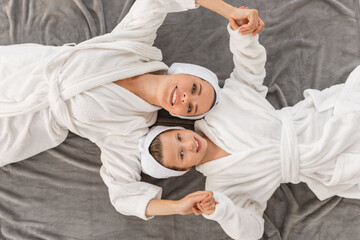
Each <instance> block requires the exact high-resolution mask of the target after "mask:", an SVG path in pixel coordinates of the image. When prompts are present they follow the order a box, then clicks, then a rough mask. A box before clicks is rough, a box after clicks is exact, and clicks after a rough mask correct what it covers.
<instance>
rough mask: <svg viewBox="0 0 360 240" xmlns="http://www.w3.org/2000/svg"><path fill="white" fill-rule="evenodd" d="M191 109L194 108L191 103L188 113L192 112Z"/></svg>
mask: <svg viewBox="0 0 360 240" xmlns="http://www.w3.org/2000/svg"><path fill="white" fill-rule="evenodd" d="M191 110H192V106H191V104H189V108H188V113H190V112H191Z"/></svg>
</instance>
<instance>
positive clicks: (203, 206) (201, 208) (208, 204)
mask: <svg viewBox="0 0 360 240" xmlns="http://www.w3.org/2000/svg"><path fill="white" fill-rule="evenodd" d="M216 204H218V202H217V201H216V200H215V198H214V197H213V193H212V192H211V191H210V192H209V196H208V197H207V198H205V199H204V200H202V201H200V202H198V203H197V204H196V207H194V213H195V215H200V214H202V213H203V214H206V215H210V214H212V213H213V212H214V211H215V208H216Z"/></svg>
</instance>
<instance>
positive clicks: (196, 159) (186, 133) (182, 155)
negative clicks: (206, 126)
mask: <svg viewBox="0 0 360 240" xmlns="http://www.w3.org/2000/svg"><path fill="white" fill-rule="evenodd" d="M160 141H161V144H162V153H163V165H164V166H165V167H167V168H170V169H177V170H188V169H190V168H191V167H192V166H195V165H198V164H200V163H201V160H203V158H204V156H205V153H206V151H207V141H206V140H205V139H204V138H202V137H201V136H200V135H199V134H197V133H196V132H194V131H191V130H185V129H180V130H171V131H167V132H164V133H161V134H160Z"/></svg>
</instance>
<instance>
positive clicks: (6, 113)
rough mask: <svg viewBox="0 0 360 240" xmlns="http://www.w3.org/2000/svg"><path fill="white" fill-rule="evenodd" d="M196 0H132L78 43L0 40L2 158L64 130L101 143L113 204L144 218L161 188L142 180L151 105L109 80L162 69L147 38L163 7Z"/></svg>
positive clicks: (26, 153) (36, 147)
mask: <svg viewBox="0 0 360 240" xmlns="http://www.w3.org/2000/svg"><path fill="white" fill-rule="evenodd" d="M195 7H197V6H196V5H195V1H194V0H137V1H136V2H135V3H134V5H133V7H132V8H131V10H130V12H129V13H128V14H127V15H126V17H125V18H124V19H123V20H122V21H121V23H119V25H118V26H117V27H116V28H115V29H114V30H113V31H112V32H111V33H109V34H105V35H103V36H99V37H95V38H92V39H90V40H88V41H85V42H82V43H80V44H78V45H74V44H69V45H65V46H60V47H54V46H43V45H38V44H21V45H12V46H0V166H4V165H6V164H9V163H13V162H17V161H20V160H23V159H26V158H28V157H30V156H33V155H35V154H37V153H40V152H42V151H45V150H47V149H50V148H53V147H55V146H57V145H59V144H60V143H61V142H63V141H64V140H65V138H66V136H67V133H68V130H70V131H72V132H74V133H76V134H78V135H80V136H82V137H85V138H88V139H90V140H91V141H92V142H94V143H96V144H97V146H99V148H100V149H101V161H102V163H103V165H102V167H101V170H100V174H101V176H102V178H103V180H104V182H105V184H106V185H107V186H108V188H109V195H110V200H111V203H112V204H113V205H114V207H115V208H116V210H117V211H119V212H120V213H122V214H125V215H134V216H138V217H140V218H143V219H147V217H146V216H145V209H146V206H147V204H148V202H149V201H150V200H151V199H153V198H160V197H161V188H159V187H157V186H154V185H151V184H148V183H144V182H140V172H141V167H140V161H139V159H140V158H139V155H140V153H139V139H140V138H141V137H142V136H144V135H145V134H146V133H147V132H148V127H149V126H150V125H152V124H154V122H155V120H156V117H157V110H159V108H158V107H156V106H152V105H150V104H149V103H147V102H145V101H144V100H142V99H141V98H139V97H137V96H136V95H134V94H132V93H131V92H129V91H127V90H126V89H124V88H122V87H120V86H118V85H116V84H114V83H112V82H113V81H116V80H120V79H124V78H128V77H133V76H137V75H141V74H144V73H148V72H154V71H158V70H167V69H168V67H167V66H166V65H165V64H164V63H162V62H161V60H162V54H161V51H160V50H159V49H157V48H156V47H154V46H153V43H154V40H155V38H156V30H157V29H158V27H159V26H160V25H161V24H162V22H163V20H164V19H165V17H166V13H168V12H178V11H185V10H187V9H192V8H195Z"/></svg>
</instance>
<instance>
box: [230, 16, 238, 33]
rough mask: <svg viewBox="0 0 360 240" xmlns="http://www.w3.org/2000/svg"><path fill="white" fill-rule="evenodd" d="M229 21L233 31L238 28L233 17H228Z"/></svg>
mask: <svg viewBox="0 0 360 240" xmlns="http://www.w3.org/2000/svg"><path fill="white" fill-rule="evenodd" d="M229 23H230V27H231V29H232V30H234V31H235V30H237V29H239V28H240V26H239V25H238V24H237V23H236V21H235V19H233V18H232V17H230V18H229Z"/></svg>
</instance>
